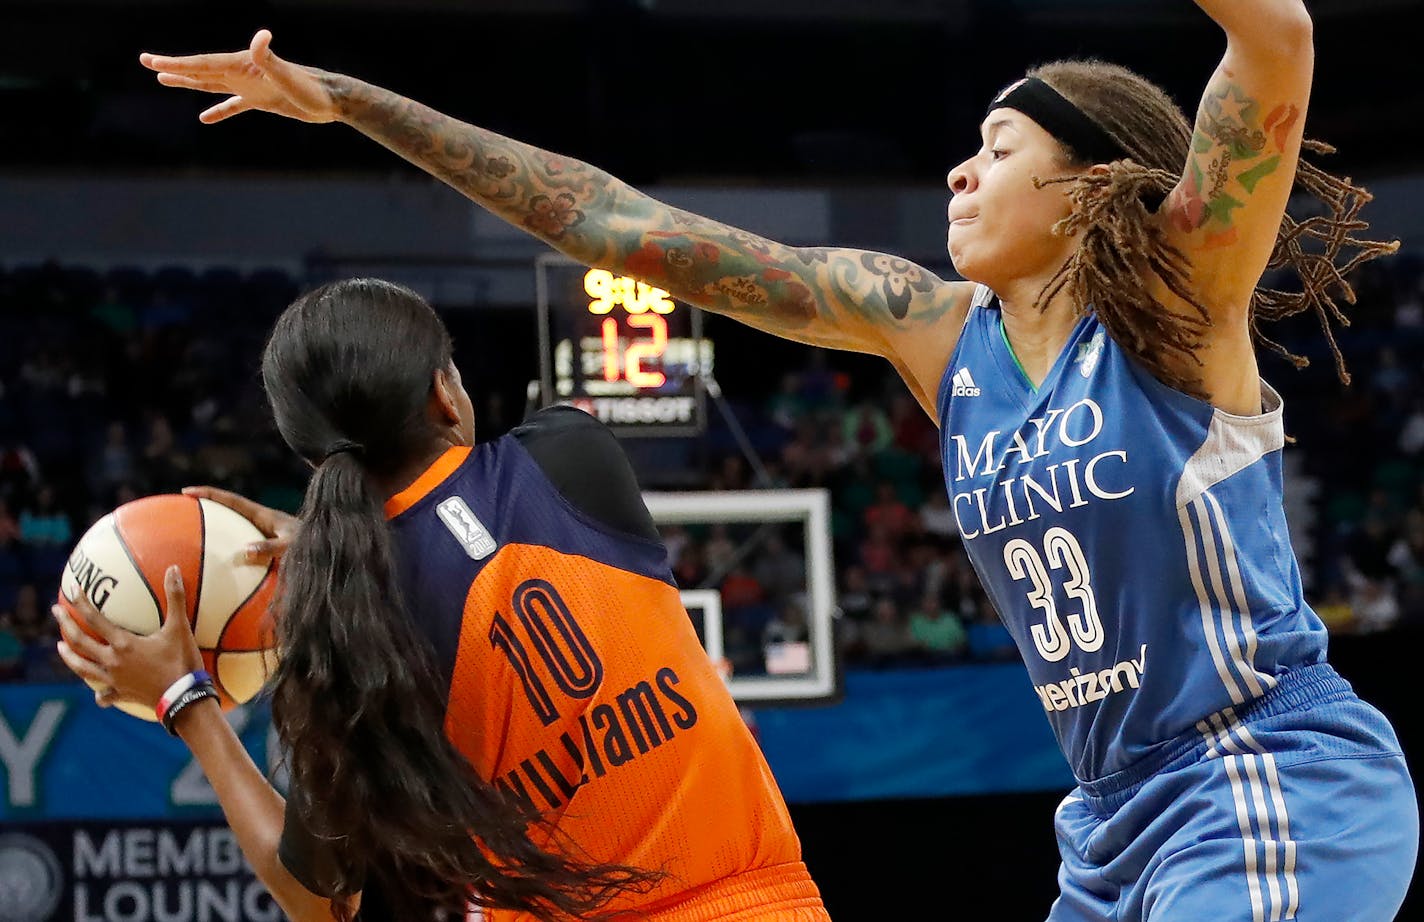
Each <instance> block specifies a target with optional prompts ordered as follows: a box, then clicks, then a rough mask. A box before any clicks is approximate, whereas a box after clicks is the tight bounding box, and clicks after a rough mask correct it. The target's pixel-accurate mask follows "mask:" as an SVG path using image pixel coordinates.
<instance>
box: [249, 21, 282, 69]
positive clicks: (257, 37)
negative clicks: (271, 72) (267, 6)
mask: <svg viewBox="0 0 1424 922" xmlns="http://www.w3.org/2000/svg"><path fill="white" fill-rule="evenodd" d="M247 51H248V53H249V54H251V55H252V60H253V61H254V62H255V63H256V64H257V66H258V67H261V68H262V69H263V70H266V69H267V68H268V67H270V66H271V64H272V61H273V60H274V59H275V58H276V57H277V56H276V55H275V54H273V53H272V32H271V31H270V30H268V29H258V30H257V31H256V32H255V33H253V36H252V44H251V45H249V46H248V48H247Z"/></svg>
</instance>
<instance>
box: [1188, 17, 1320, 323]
mask: <svg viewBox="0 0 1424 922" xmlns="http://www.w3.org/2000/svg"><path fill="white" fill-rule="evenodd" d="M1196 2H1197V5H1198V6H1200V7H1201V8H1202V9H1203V10H1204V11H1205V12H1206V13H1207V15H1209V16H1211V18H1212V19H1213V20H1215V21H1216V23H1217V24H1218V25H1219V26H1221V28H1222V29H1223V30H1224V31H1225V32H1226V54H1225V56H1224V57H1223V58H1222V59H1221V63H1220V64H1219V65H1218V66H1217V68H1216V72H1215V73H1214V74H1213V75H1212V77H1211V81H1210V82H1209V83H1208V84H1207V87H1206V92H1205V93H1203V94H1202V99H1201V105H1200V107H1199V108H1198V110H1197V116H1196V126H1195V129H1194V131H1193V134H1192V141H1191V152H1190V153H1189V154H1188V156H1187V163H1186V166H1185V169H1184V170H1183V173H1182V179H1181V182H1180V183H1179V185H1178V186H1177V188H1176V189H1175V190H1174V191H1173V192H1172V194H1171V196H1170V197H1169V198H1168V200H1167V203H1166V205H1165V206H1164V207H1165V209H1166V214H1165V216H1166V218H1167V220H1168V223H1169V228H1170V229H1169V234H1170V237H1171V241H1172V242H1173V243H1174V244H1176V245H1177V246H1178V247H1179V248H1180V249H1181V250H1182V251H1183V252H1185V253H1186V254H1187V257H1188V259H1189V260H1190V262H1191V266H1192V278H1193V281H1194V283H1195V287H1196V290H1197V292H1198V294H1199V296H1200V299H1201V301H1202V304H1203V306H1205V307H1206V308H1207V309H1208V310H1209V311H1210V312H1211V314H1212V316H1213V318H1214V319H1215V320H1216V321H1217V322H1218V324H1219V325H1221V324H1222V323H1223V321H1225V322H1226V323H1228V324H1230V325H1231V326H1233V327H1235V328H1237V329H1239V330H1241V331H1244V330H1245V320H1246V314H1247V307H1248V305H1249V302H1250V298H1251V292H1252V290H1253V289H1254V288H1255V287H1256V285H1257V283H1258V282H1259V281H1260V279H1261V275H1262V273H1263V272H1264V271H1265V268H1266V263H1267V261H1268V260H1269V259H1270V256H1271V251H1272V249H1273V248H1274V247H1275V244H1276V235H1277V234H1278V232H1279V231H1280V227H1281V218H1282V217H1283V215H1284V214H1285V208H1286V202H1287V200H1288V199H1289V197H1290V191H1291V186H1292V184H1293V182H1294V180H1295V172H1296V164H1297V161H1298V160H1299V158H1300V148H1301V137H1302V131H1303V126H1304V124H1305V112H1306V104H1307V102H1308V100H1309V97H1310V83H1311V72H1312V70H1313V68H1314V61H1315V59H1314V48H1313V45H1312V34H1311V22H1310V16H1309V15H1308V13H1307V12H1306V9H1305V5H1304V4H1303V3H1302V2H1301V0H1247V2H1243V0H1196Z"/></svg>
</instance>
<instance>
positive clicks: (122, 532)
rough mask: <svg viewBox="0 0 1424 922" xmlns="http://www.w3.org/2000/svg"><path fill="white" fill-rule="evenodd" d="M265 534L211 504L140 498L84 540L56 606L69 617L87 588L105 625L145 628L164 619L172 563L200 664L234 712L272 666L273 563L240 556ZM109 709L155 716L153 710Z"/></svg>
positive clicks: (101, 522)
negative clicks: (179, 575) (166, 580)
mask: <svg viewBox="0 0 1424 922" xmlns="http://www.w3.org/2000/svg"><path fill="white" fill-rule="evenodd" d="M263 537H264V536H263V535H262V533H261V532H259V531H258V530H257V527H256V526H254V525H253V524H252V523H251V522H249V521H248V520H247V519H245V518H243V517H242V516H241V515H238V514H237V513H236V512H233V511H232V510H231V509H229V508H227V507H226V506H223V505H220V504H219V503H215V502H213V501H211V500H207V499H197V498H195V497H191V496H183V495H182V494H159V495H155V496H146V497H143V498H142V499H136V500H133V501H132V502H128V503H125V504H123V505H122V506H119V507H118V508H117V509H115V510H114V511H112V512H110V513H109V514H108V515H106V516H104V517H103V518H102V519H100V520H99V521H97V522H95V523H94V524H93V526H91V527H90V528H89V530H88V531H86V532H85V533H84V535H83V536H82V537H80V539H79V542H78V543H77V544H76V545H75V547H74V551H73V552H72V553H71V554H70V555H69V562H68V563H67V564H66V565H65V568H64V573H63V575H62V577H61V579H60V587H59V602H60V604H61V605H64V606H65V608H66V609H69V610H70V612H71V614H72V613H73V609H72V607H71V606H70V604H69V603H71V602H72V601H74V600H75V599H77V598H78V594H79V593H80V592H83V593H84V594H85V595H87V596H88V597H89V599H90V601H92V602H93V603H94V606H95V607H96V608H98V609H99V610H100V611H101V612H103V613H104V615H105V616H106V617H107V618H108V619H109V620H110V621H112V622H114V623H115V624H117V625H118V626H120V627H123V628H127V629H128V630H130V631H133V632H134V633H136V634H148V633H151V632H152V631H155V630H157V629H158V627H159V625H160V624H162V621H163V616H164V605H165V598H166V596H165V593H164V588H163V573H164V571H165V570H166V569H167V568H168V567H169V566H171V565H173V564H177V565H178V566H179V568H180V570H181V571H182V574H183V588H184V590H185V594H186V597H187V603H188V612H187V614H188V621H189V623H190V624H192V625H193V634H194V636H195V637H196V638H197V641H198V647H199V649H200V650H201V651H202V654H203V662H204V665H205V668H206V669H207V670H208V672H209V673H210V674H211V675H212V677H213V683H214V684H215V685H216V686H217V690H218V695H219V699H220V702H221V704H222V706H223V709H224V710H230V709H232V708H234V707H236V706H237V705H239V704H242V703H244V702H246V701H249V700H250V699H251V698H252V697H253V696H255V695H256V694H257V692H258V691H259V690H261V688H262V685H263V683H264V682H265V681H266V678H267V676H268V674H269V673H270V672H271V669H272V667H273V666H274V665H275V664H276V652H275V648H274V645H275V636H274V634H273V630H272V627H273V625H272V621H271V615H270V613H269V606H270V604H271V601H272V592H273V589H274V587H275V586H276V578H277V568H276V565H275V563H274V562H269V563H267V564H264V565H254V564H249V563H247V561H246V557H245V550H246V548H247V546H248V545H249V544H251V543H253V542H254V541H260V540H262V538H263ZM81 623H82V621H81ZM115 707H117V708H119V709H121V710H123V711H124V712H125V713H128V714H132V715H133V716H135V717H138V718H141V719H143V720H148V721H153V722H156V718H155V715H154V713H153V710H152V709H151V708H145V707H142V706H138V705H132V704H125V703H119V704H115Z"/></svg>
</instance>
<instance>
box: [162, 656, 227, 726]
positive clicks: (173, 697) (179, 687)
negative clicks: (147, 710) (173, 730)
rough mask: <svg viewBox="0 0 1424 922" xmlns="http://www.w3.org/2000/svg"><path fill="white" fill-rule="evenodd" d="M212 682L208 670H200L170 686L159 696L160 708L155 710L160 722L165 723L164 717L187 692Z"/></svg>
mask: <svg viewBox="0 0 1424 922" xmlns="http://www.w3.org/2000/svg"><path fill="white" fill-rule="evenodd" d="M212 680H213V677H212V676H210V675H208V671H207V670H206V669H198V670H195V671H193V672H190V673H187V674H186V675H181V676H179V677H178V679H177V680H176V681H175V682H174V683H173V684H172V685H170V686H168V690H167V691H166V692H164V693H163V694H162V695H161V696H159V699H158V707H157V708H155V709H154V710H155V712H156V713H157V715H158V722H159V723H163V715H164V714H166V713H167V712H168V709H169V708H170V707H172V706H173V702H175V701H177V700H178V698H179V697H180V696H181V695H182V694H183V693H184V692H185V691H187V690H188V689H190V688H192V687H193V686H194V685H197V684H199V683H201V682H211V681H212Z"/></svg>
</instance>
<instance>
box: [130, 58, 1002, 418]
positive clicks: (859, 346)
mask: <svg viewBox="0 0 1424 922" xmlns="http://www.w3.org/2000/svg"><path fill="white" fill-rule="evenodd" d="M270 43H271V33H269V32H266V31H265V30H264V31H261V32H259V33H257V35H256V36H254V37H253V40H252V45H251V47H250V48H249V49H248V50H246V51H240V52H233V53H230V54H206V55H192V56H188V57H158V56H155V55H150V54H145V55H142V56H141V57H140V60H141V62H142V63H143V65H144V66H145V67H148V68H150V69H151V70H155V71H158V79H159V82H160V83H163V84H164V85H166V86H179V87H185V88H188V89H194V90H201V91H205V92H213V93H225V94H229V97H230V98H229V99H227V100H226V101H224V102H221V103H218V104H217V105H215V106H213V107H212V108H210V109H208V110H207V111H205V112H204V113H203V114H202V115H201V116H200V118H201V119H202V120H203V121H204V122H208V123H212V122H217V121H221V120H223V119H225V118H229V117H231V116H233V115H236V114H238V113H240V112H245V111H249V110H260V111H266V112H273V113H276V114H279V115H285V116H287V117H289V118H297V119H301V120H303V121H309V122H331V121H340V122H344V123H345V124H347V125H350V126H351V127H352V128H355V129H356V130H357V131H360V132H361V133H362V134H364V135H366V136H367V137H369V138H371V139H372V140H374V141H377V142H378V143H380V144H382V145H384V146H385V147H386V148H388V149H390V150H391V151H392V152H394V153H396V154H398V155H400V156H401V157H404V158H405V159H406V160H408V161H410V162H411V163H413V164H415V165H416V166H418V167H420V168H421V169H422V170H425V171H426V172H428V173H430V174H431V175H432V176H435V177H436V178H438V179H440V180H442V181H443V182H445V183H447V184H448V185H450V186H452V187H454V188H455V189H458V190H459V191H460V192H462V193H464V194H465V195H466V196H467V197H469V198H470V199H471V200H472V201H474V202H476V203H477V204H479V205H481V206H483V207H484V208H486V209H488V210H489V211H491V212H493V213H494V214H496V215H498V216H499V217H501V218H503V219H504V220H506V221H508V222H509V223H511V224H513V225H515V226H516V227H520V228H522V229H523V230H525V231H528V232H529V233H530V234H533V235H534V236H536V237H538V238H540V239H541V240H543V241H545V242H546V243H548V244H549V245H550V246H552V247H554V248H556V249H558V250H560V251H562V252H563V253H565V254H567V255H568V256H570V257H572V258H574V259H576V260H578V261H580V262H582V263H584V264H586V265H590V266H599V267H601V268H605V269H610V270H615V271H617V272H619V273H626V274H628V275H631V276H635V277H637V278H640V279H643V280H646V281H648V282H651V283H653V284H656V285H658V286H659V287H661V288H665V289H667V290H668V291H670V292H671V293H672V294H673V296H675V297H676V298H678V299H680V300H683V301H686V302H688V303H690V304H694V305H696V306H697V307H700V308H703V309H704V310H708V311H712V312H714V313H718V314H724V315H726V316H728V317H731V318H733V319H736V320H739V321H741V322H743V323H746V324H749V325H751V326H754V327H756V328H758V329H761V330H765V331H767V332H769V333H774V334H776V335H778V336H782V337H785V338H787V339H793V340H796V341H798V342H803V343H808V344H811V345H816V346H824V347H827V348H833V349H845V350H850V351H855V352H866V353H871V354H874V355H880V356H883V357H885V358H886V359H888V360H889V361H890V362H891V363H892V364H894V366H895V367H896V369H897V370H898V371H899V372H900V375H901V377H903V378H904V379H905V382H906V384H907V385H909V387H910V389H911V391H912V392H913V393H914V394H915V396H916V398H917V399H918V400H919V402H920V404H921V406H923V407H924V408H925V410H926V411H927V412H929V413H930V414H931V416H934V415H935V413H934V404H935V396H936V391H937V389H938V386H939V379H940V376H941V374H942V373H943V371H944V367H945V365H946V364H947V362H948V360H949V356H950V354H951V353H952V352H953V350H954V345H955V342H956V340H957V338H958V333H959V330H960V328H961V326H962V323H961V322H960V321H962V319H963V316H964V313H965V312H966V311H967V310H968V304H969V300H970V297H971V296H972V294H973V288H974V286H973V285H971V284H969V283H964V282H945V281H943V280H941V279H939V278H938V277H936V276H935V275H934V274H933V273H931V272H929V271H927V270H925V269H923V268H921V267H920V266H916V265H914V264H913V263H910V262H907V261H906V260H902V259H898V258H896V257H893V256H889V255H886V254H883V253H871V252H866V251H861V250H849V249H823V248H805V247H793V246H787V245H784V244H781V243H776V242H774V241H771V240H766V239H764V238H762V237H759V236H757V235H755V234H750V233H747V232H746V231H742V230H738V229H737V228H734V227H729V226H728V225H725V224H722V223H719V222H717V221H713V220H711V219H709V218H704V217H701V216H698V215H694V214H690V213H688V212H685V211H681V210H679V209H677V208H673V207H671V206H669V205H666V204H664V203H662V202H659V201H657V200H656V199H653V198H652V197H650V196H648V195H645V194H643V193H642V192H639V191H638V190H636V189H634V188H632V187H631V186H629V185H627V184H626V183H624V182H622V181H621V180H619V179H617V178H615V177H613V176H610V175H609V174H607V173H605V172H604V171H602V170H600V169H598V168H596V167H593V166H590V165H589V164H586V163H582V162H580V161H577V160H574V159H571V158H568V157H562V156H559V155H557V154H552V153H550V152H548V151H544V150H540V149H538V148H536V147H533V146H531V145H528V144H524V143H522V142H519V141H515V140H513V139H511V138H507V137H504V136H502V135H499V134H496V133H495V132H492V131H487V130H485V129H483V128H478V127H476V126H474V125H470V124H467V123H465V122H461V121H458V120H456V119H454V118H451V117H449V116H446V115H443V114H441V113H439V112H436V111H435V110H433V109H431V108H429V107H427V106H424V105H422V104H420V103H418V102H415V101H413V100H410V99H406V98H404V97H401V96H398V95H396V94H395V93H392V92H390V91H388V90H384V89H381V88H379V87H375V86H372V85H370V84H368V83H364V82H362V81H360V80H356V79H354V78H351V77H347V76H344V75H341V74H332V73H326V72H323V71H318V70H315V69H312V68H306V67H302V66H300V65H296V64H293V63H290V62H288V61H284V60H282V59H281V58H278V57H277V56H276V55H274V54H272V52H271V48H270ZM946 314H948V315H951V316H949V317H946V316H945V315H946Z"/></svg>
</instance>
